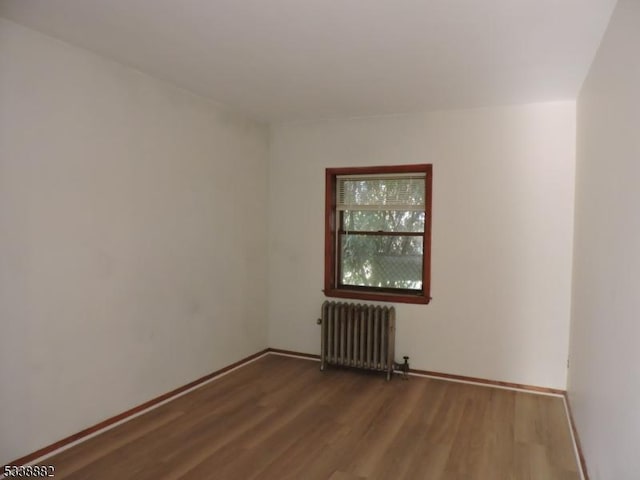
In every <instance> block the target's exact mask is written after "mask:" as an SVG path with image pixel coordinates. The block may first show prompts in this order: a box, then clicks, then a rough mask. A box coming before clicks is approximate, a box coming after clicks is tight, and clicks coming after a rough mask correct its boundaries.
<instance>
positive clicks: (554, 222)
mask: <svg viewBox="0 0 640 480" xmlns="http://www.w3.org/2000/svg"><path fill="white" fill-rule="evenodd" d="M574 149H575V103H574V102H563V103H548V104H535V105H526V106H518V107H505V108H493V109H478V110H467V111H449V112H435V113H430V114H421V115H408V116H392V117H377V118H364V119H353V120H336V121H321V122H314V123H301V124H284V125H278V126H274V127H273V128H272V150H271V163H270V165H271V168H270V213H269V221H270V223H269V228H270V236H269V238H270V242H269V259H270V265H269V279H270V281H269V287H270V292H269V299H270V307H269V346H271V347H276V348H284V349H290V350H296V351H301V352H309V353H319V349H320V341H319V339H320V332H319V330H318V329H319V327H318V326H317V325H316V322H315V320H316V319H317V317H318V316H319V313H320V305H321V303H322V301H323V300H324V299H325V297H324V296H323V293H322V291H321V289H322V285H323V241H324V230H323V229H324V223H323V222H324V169H325V168H326V167H339V166H359V165H360V166H365V165H385V164H410V163H433V165H434V186H433V188H434V193H433V239H432V240H433V248H432V295H433V300H432V302H431V304H430V305H427V306H424V305H401V304H398V305H396V308H397V337H396V338H397V342H396V355H397V357H398V358H400V357H401V356H402V355H409V356H410V357H411V365H412V367H414V368H419V369H426V370H432V371H439V372H446V373H453V374H462V375H470V376H475V377H483V378H489V379H494V380H503V381H511V382H518V383H523V384H532V385H541V386H546V387H554V388H565V385H566V362H567V351H568V336H569V316H570V288H571V287H570V281H571V258H572V238H573V196H574V167H575V153H574Z"/></svg>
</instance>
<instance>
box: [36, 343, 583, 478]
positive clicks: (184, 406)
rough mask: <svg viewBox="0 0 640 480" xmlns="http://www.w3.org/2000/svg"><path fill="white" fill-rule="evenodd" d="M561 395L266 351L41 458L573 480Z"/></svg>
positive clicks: (74, 465)
mask: <svg viewBox="0 0 640 480" xmlns="http://www.w3.org/2000/svg"><path fill="white" fill-rule="evenodd" d="M565 415H566V414H565V410H564V405H563V401H562V399H561V398H558V397H551V396H544V395H535V394H531V393H523V392H515V391H510V390H502V389H496V388H487V387H482V386H477V385H469V384H462V383H454V382H449V381H444V380H436V379H429V378H418V377H411V378H410V379H409V380H408V381H405V380H401V379H399V378H395V379H393V380H392V381H391V382H386V381H385V380H384V378H383V376H382V375H372V374H368V373H362V372H358V371H348V370H337V369H329V370H327V371H325V372H320V371H319V369H318V363H317V362H312V361H308V360H300V359H295V358H289V357H282V356H277V355H268V356H265V357H263V358H261V359H259V360H257V361H255V362H253V363H251V364H249V365H246V366H244V367H243V368H241V369H238V370H236V371H234V372H232V373H230V374H228V375H226V376H224V377H221V378H219V379H217V380H215V381H213V382H211V383H209V384H206V385H204V386H202V387H201V388H199V389H197V390H194V391H192V392H190V393H188V394H186V395H184V396H182V397H179V398H177V399H175V400H173V401H171V402H169V403H167V404H164V405H162V406H160V407H158V408H156V409H154V410H152V411H150V412H148V413H146V414H144V415H142V416H140V417H137V418H134V419H132V420H130V421H128V422H126V423H124V424H122V425H119V426H117V427H115V428H113V429H111V430H109V431H107V432H105V433H103V434H101V435H98V436H96V437H93V438H91V439H89V440H87V441H86V442H83V443H81V444H79V445H76V446H74V447H72V448H70V449H68V450H65V451H63V452H61V453H59V454H58V455H55V456H53V457H50V458H48V459H46V460H44V461H40V462H38V463H40V464H51V465H54V466H55V467H56V475H55V477H56V478H58V479H69V480H75V479H89V478H90V479H95V480H101V479H113V478H118V479H127V478H135V479H142V480H144V479H161V478H162V479H193V478H212V479H230V480H239V479H241V480H244V479H301V478H304V479H311V480H313V479H318V480H357V479H394V480H395V479H410V480H414V479H422V478H424V479H433V480H501V479H504V480H537V479H540V480H554V479H557V480H579V478H580V477H579V474H578V466H577V464H576V460H575V456H574V451H573V446H572V443H571V434H570V431H569V426H568V423H567V419H566V416H565Z"/></svg>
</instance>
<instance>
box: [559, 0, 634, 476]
mask: <svg viewBox="0 0 640 480" xmlns="http://www.w3.org/2000/svg"><path fill="white" fill-rule="evenodd" d="M639 45H640V2H637V1H626V0H621V1H620V2H618V6H617V7H616V10H615V12H614V14H613V17H612V19H611V23H610V24H609V29H608V31H607V33H606V35H605V37H604V39H603V42H602V44H601V46H600V50H599V52H598V54H597V56H596V59H595V61H594V63H593V65H592V67H591V70H590V72H589V75H588V77H587V80H586V81H585V84H584V86H583V88H582V91H581V93H580V97H579V100H578V120H577V139H578V142H577V181H576V228H575V247H574V255H575V256H574V271H573V308H572V326H571V350H570V351H571V368H570V371H569V398H570V401H571V404H572V409H573V413H574V416H575V420H576V423H577V428H578V433H579V435H580V438H581V441H582V446H583V450H584V453H585V457H586V460H587V467H588V470H589V473H590V476H591V479H592V480H636V479H638V478H640V456H638V445H639V444H640V349H639V348H638V342H639V341H640V292H639V290H638V288H639V285H640V280H639V276H640V250H639V247H640V213H639V210H638V208H639V206H640V187H639V179H640V135H639V132H640V57H638V46H639Z"/></svg>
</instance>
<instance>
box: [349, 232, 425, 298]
mask: <svg viewBox="0 0 640 480" xmlns="http://www.w3.org/2000/svg"><path fill="white" fill-rule="evenodd" d="M422 242H423V238H422V237H413V236H411V237H407V236H402V237H398V236H387V235H375V236H373V235H342V236H341V245H340V249H341V252H340V253H341V257H340V259H341V277H342V278H341V279H342V284H343V285H353V286H361V287H379V288H402V289H411V290H421V289H422V251H423V245H422Z"/></svg>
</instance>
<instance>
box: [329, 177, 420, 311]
mask: <svg viewBox="0 0 640 480" xmlns="http://www.w3.org/2000/svg"><path fill="white" fill-rule="evenodd" d="M431 183H432V167H431V165H402V166H393V167H364V168H328V169H327V170H326V209H325V278H324V293H325V295H326V296H328V297H344V298H354V299H364V300H381V301H395V302H404V303H429V300H430V296H429V285H430V267H431V263H430V259H431V258H430V256H431Z"/></svg>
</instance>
